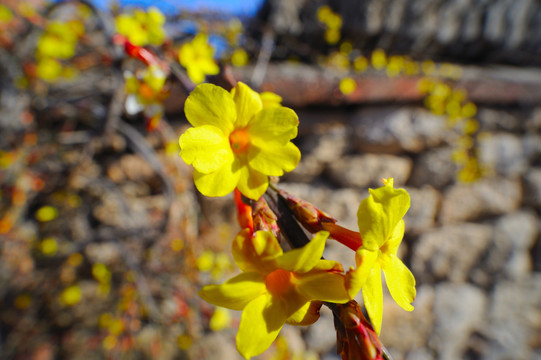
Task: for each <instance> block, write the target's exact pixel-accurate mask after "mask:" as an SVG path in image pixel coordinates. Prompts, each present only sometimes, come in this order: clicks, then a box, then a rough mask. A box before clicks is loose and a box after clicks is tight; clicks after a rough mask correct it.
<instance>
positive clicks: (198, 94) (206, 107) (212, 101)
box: [184, 84, 237, 136]
mask: <svg viewBox="0 0 541 360" xmlns="http://www.w3.org/2000/svg"><path fill="white" fill-rule="evenodd" d="M184 112H185V113H186V118H187V119H188V121H189V122H190V124H192V125H193V126H202V125H213V126H216V127H217V128H219V129H220V130H222V131H223V133H224V135H225V136H229V133H231V131H232V130H233V124H234V123H235V119H236V118H237V110H236V109H235V102H234V101H233V97H232V96H231V94H230V93H228V92H227V91H225V90H224V89H223V88H221V87H219V86H216V85H212V84H200V85H198V86H197V87H196V88H195V89H194V90H193V91H192V92H191V93H190V96H188V98H187V99H186V103H185V104H184Z"/></svg>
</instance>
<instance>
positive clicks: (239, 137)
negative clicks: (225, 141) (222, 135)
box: [229, 129, 250, 154]
mask: <svg viewBox="0 0 541 360" xmlns="http://www.w3.org/2000/svg"><path fill="white" fill-rule="evenodd" d="M229 144H230V145H231V149H232V150H233V152H234V153H235V154H240V153H242V152H244V151H246V149H248V146H249V145H250V134H248V130H247V129H236V130H235V131H233V132H232V133H231V134H230V135H229Z"/></svg>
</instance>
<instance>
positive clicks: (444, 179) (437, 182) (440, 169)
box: [409, 146, 457, 188]
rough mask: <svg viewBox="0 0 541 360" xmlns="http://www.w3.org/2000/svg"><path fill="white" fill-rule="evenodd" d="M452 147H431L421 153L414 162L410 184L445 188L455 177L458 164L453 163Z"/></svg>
mask: <svg viewBox="0 0 541 360" xmlns="http://www.w3.org/2000/svg"><path fill="white" fill-rule="evenodd" d="M452 153H453V149H452V148H451V147H447V146H446V147H440V148H436V149H430V150H427V151H426V152H423V153H422V154H420V155H419V157H417V158H416V159H415V161H414V162H413V170H412V174H411V178H410V182H409V184H410V185H412V186H417V187H419V186H422V185H432V186H434V187H436V188H443V187H445V186H447V185H449V184H451V183H452V182H453V181H454V179H455V173H456V170H457V166H456V164H455V163H453V161H452V158H451V155H452Z"/></svg>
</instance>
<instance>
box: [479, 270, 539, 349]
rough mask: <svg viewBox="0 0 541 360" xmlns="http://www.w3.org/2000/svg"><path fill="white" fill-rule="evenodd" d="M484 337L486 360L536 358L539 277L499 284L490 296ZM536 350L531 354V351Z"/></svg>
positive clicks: (537, 345) (533, 276)
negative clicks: (487, 346) (486, 342)
mask: <svg viewBox="0 0 541 360" xmlns="http://www.w3.org/2000/svg"><path fill="white" fill-rule="evenodd" d="M487 320H488V324H487V325H486V326H485V328H484V333H485V336H487V337H488V339H489V340H490V347H489V348H488V353H487V354H486V358H487V359H494V360H504V359H517V360H527V359H538V358H539V355H540V352H539V348H540V347H541V341H540V340H539V334H540V333H541V274H533V275H532V277H530V278H529V279H524V280H522V281H505V282H501V283H499V284H498V285H497V286H496V288H495V290H494V294H493V295H492V301H491V305H490V310H489V313H488V317H487ZM535 348H537V349H538V350H537V351H535V350H534V349H535Z"/></svg>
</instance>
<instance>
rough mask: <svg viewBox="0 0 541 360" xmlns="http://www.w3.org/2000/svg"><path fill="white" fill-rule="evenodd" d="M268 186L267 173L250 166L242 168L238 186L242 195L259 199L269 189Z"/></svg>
mask: <svg viewBox="0 0 541 360" xmlns="http://www.w3.org/2000/svg"><path fill="white" fill-rule="evenodd" d="M268 186H269V177H268V176H267V175H265V174H263V173H260V172H259V171H257V170H254V169H251V168H250V167H248V166H243V167H241V168H240V175H239V181H238V184H237V188H238V189H239V191H240V192H241V193H242V195H244V196H246V197H247V198H249V199H252V200H258V199H259V198H260V197H261V196H262V195H263V194H264V193H265V191H267V187H268Z"/></svg>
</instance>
